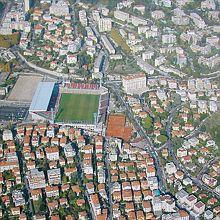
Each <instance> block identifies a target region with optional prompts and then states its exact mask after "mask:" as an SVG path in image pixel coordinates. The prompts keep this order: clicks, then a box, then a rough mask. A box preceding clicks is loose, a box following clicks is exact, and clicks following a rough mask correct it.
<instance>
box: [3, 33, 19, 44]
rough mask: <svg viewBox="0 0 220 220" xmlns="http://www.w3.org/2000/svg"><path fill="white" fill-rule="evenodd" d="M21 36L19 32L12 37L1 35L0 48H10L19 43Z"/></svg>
mask: <svg viewBox="0 0 220 220" xmlns="http://www.w3.org/2000/svg"><path fill="white" fill-rule="evenodd" d="M19 39H20V34H19V33H18V32H16V33H13V34H10V35H0V47H4V48H9V47H11V46H14V45H16V44H18V43H19Z"/></svg>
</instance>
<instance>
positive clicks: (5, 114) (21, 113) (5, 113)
mask: <svg viewBox="0 0 220 220" xmlns="http://www.w3.org/2000/svg"><path fill="white" fill-rule="evenodd" d="M27 112H28V107H11V106H0V121H10V120H13V121H20V120H23V119H24V118H25V116H26V114H27Z"/></svg>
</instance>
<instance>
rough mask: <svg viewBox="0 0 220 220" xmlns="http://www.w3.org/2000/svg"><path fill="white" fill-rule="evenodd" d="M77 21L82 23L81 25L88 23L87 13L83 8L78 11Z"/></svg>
mask: <svg viewBox="0 0 220 220" xmlns="http://www.w3.org/2000/svg"><path fill="white" fill-rule="evenodd" d="M79 21H80V23H81V24H82V26H84V27H86V26H87V24H88V19H87V14H86V11H85V10H80V11H79Z"/></svg>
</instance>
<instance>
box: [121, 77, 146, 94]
mask: <svg viewBox="0 0 220 220" xmlns="http://www.w3.org/2000/svg"><path fill="white" fill-rule="evenodd" d="M122 85H123V88H124V91H125V92H126V93H128V94H133V93H135V92H137V91H138V90H143V89H144V88H146V86H147V79H146V75H145V74H144V73H136V74H132V75H127V76H123V77H122Z"/></svg>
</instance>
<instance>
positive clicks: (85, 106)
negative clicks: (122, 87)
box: [56, 93, 99, 123]
mask: <svg viewBox="0 0 220 220" xmlns="http://www.w3.org/2000/svg"><path fill="white" fill-rule="evenodd" d="M98 107H99V95H90V94H66V93H65V94H62V95H61V99H60V105H59V109H58V112H57V114H56V121H57V122H84V123H85V122H87V123H93V121H94V115H93V114H94V113H97V112H98Z"/></svg>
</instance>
